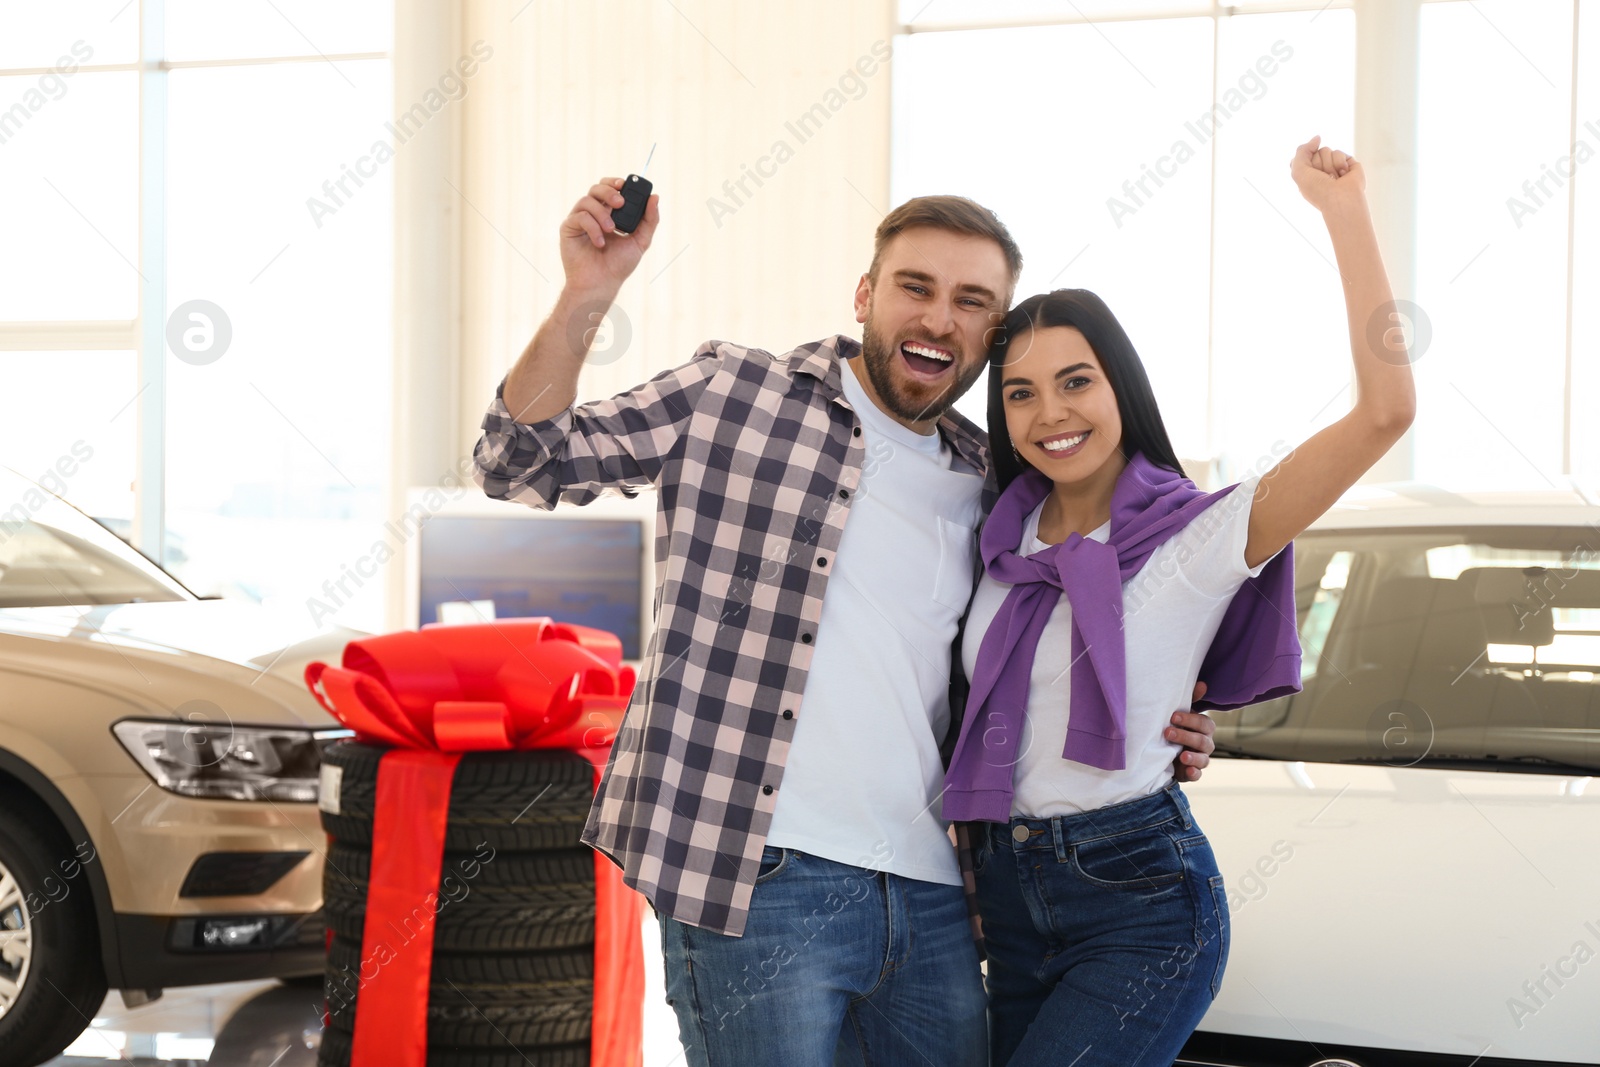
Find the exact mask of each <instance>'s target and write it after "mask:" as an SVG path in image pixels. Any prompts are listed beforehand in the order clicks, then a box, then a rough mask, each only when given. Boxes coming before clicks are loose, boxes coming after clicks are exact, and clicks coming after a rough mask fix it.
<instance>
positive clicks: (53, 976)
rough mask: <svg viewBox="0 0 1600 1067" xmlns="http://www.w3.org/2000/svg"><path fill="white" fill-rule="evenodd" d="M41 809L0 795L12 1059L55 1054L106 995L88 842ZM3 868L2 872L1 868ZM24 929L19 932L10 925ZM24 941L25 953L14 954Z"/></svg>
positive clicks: (5, 1044) (2, 1026)
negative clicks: (62, 829) (12, 986)
mask: <svg viewBox="0 0 1600 1067" xmlns="http://www.w3.org/2000/svg"><path fill="white" fill-rule="evenodd" d="M54 829H55V827H54V824H53V823H52V822H51V821H50V816H49V813H48V812H47V811H46V810H45V809H44V808H43V807H42V806H39V805H37V804H35V803H32V802H31V801H30V800H19V798H17V797H15V796H14V795H6V796H3V797H0V886H5V887H6V888H10V886H9V885H8V883H10V882H14V883H15V889H14V890H13V891H12V892H10V893H9V894H4V892H3V890H0V895H3V896H4V898H3V899H0V931H6V932H8V933H10V934H11V936H8V937H7V938H6V939H5V940H6V942H7V943H8V945H9V951H5V952H0V977H4V978H6V979H9V980H11V981H12V982H13V983H16V984H19V988H18V990H17V992H16V994H15V1000H14V1001H12V1002H11V1003H10V1005H9V1007H6V1008H4V1011H5V1013H4V1014H3V1015H0V1049H4V1050H5V1053H4V1060H5V1062H6V1063H7V1064H14V1065H16V1067H33V1065H34V1064H39V1063H43V1062H45V1061H46V1060H49V1059H53V1058H55V1057H56V1056H57V1055H59V1054H60V1052H61V1050H62V1049H64V1048H66V1047H67V1046H68V1045H70V1044H72V1042H73V1040H74V1039H75V1038H76V1037H77V1036H78V1035H79V1034H81V1033H82V1032H83V1030H84V1028H85V1027H86V1026H88V1024H89V1020H90V1019H91V1018H93V1017H94V1016H95V1015H96V1014H97V1013H98V1012H99V1011H100V1005H101V1003H102V1002H103V1001H104V1000H105V998H106V978H105V972H104V971H102V970H101V968H100V937H99V933H98V928H97V926H96V924H95V913H94V902H93V900H92V899H91V898H90V895H89V885H88V879H89V876H88V874H87V873H86V872H85V871H84V870H83V865H84V863H85V862H90V863H92V862H95V861H96V858H95V853H94V851H93V846H92V845H91V844H90V843H89V842H87V841H85V842H82V843H81V845H78V846H74V845H73V844H72V843H71V842H70V841H68V840H67V839H66V837H65V836H63V835H61V834H60V833H59V832H52V831H53V830H54ZM8 874H9V878H7V877H6V876H7V875H8ZM23 930H26V931H27V935H26V938H22V937H17V936H16V935H17V933H19V932H21V931H23ZM24 945H26V951H27V957H26V959H24V958H22V952H23V949H22V947H21V946H24Z"/></svg>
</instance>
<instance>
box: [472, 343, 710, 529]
mask: <svg viewBox="0 0 1600 1067" xmlns="http://www.w3.org/2000/svg"><path fill="white" fill-rule="evenodd" d="M721 362H722V360H721V353H720V352H719V350H718V348H717V346H716V343H715V342H707V343H706V344H705V345H702V346H701V348H700V350H699V351H698V352H696V353H695V355H694V358H693V359H692V360H690V361H689V362H688V363H686V364H684V365H683V366H681V367H677V368H675V369H673V370H669V371H665V372H663V373H661V374H659V375H657V376H656V377H655V378H652V379H651V380H650V381H648V382H646V383H645V384H643V385H641V386H638V387H637V388H634V389H631V390H629V391H628V392H626V393H621V394H619V395H617V396H614V397H612V398H611V399H609V400H599V401H595V402H593V403H588V404H578V405H576V406H574V407H571V408H568V409H567V410H566V411H563V412H562V413H561V414H559V415H557V416H555V417H554V418H551V419H546V420H545V421H543V422H533V423H524V422H517V421H516V420H515V419H513V418H512V417H511V412H510V410H509V409H508V408H507V407H506V402H505V388H506V383H505V379H504V378H502V379H501V380H500V384H499V385H498V386H497V387H496V388H495V393H494V400H493V401H492V402H491V403H490V405H489V410H488V412H487V414H485V415H484V417H483V424H482V426H483V436H482V437H480V438H478V444H477V446H476V447H475V448H474V449H473V453H472V458H473V465H474V467H475V470H474V473H473V480H474V481H476V482H477V483H478V485H479V486H481V487H482V488H483V491H484V493H485V494H487V495H488V496H490V497H492V498H494V499H496V500H513V501H516V502H517V503H520V504H526V505H528V506H529V507H532V508H538V509H540V510H549V509H551V508H554V507H555V506H556V504H557V503H558V502H566V503H569V504H587V503H589V502H590V501H592V500H594V499H596V498H597V497H599V496H600V495H601V494H603V493H605V492H607V491H608V490H619V491H630V490H633V491H637V490H641V489H645V488H648V487H651V486H654V485H655V484H656V480H657V479H658V478H659V477H660V475H661V470H662V466H663V464H664V462H665V460H666V458H667V456H668V455H669V454H670V453H671V452H672V450H673V448H674V447H676V446H677V443H678V440H679V439H680V438H681V437H682V435H683V433H684V431H685V429H686V428H687V427H688V425H689V419H690V416H692V415H693V414H694V410H695V407H696V405H697V404H698V403H699V402H700V397H701V395H702V394H703V393H704V392H705V389H706V385H707V384H708V383H709V382H710V381H711V379H712V378H713V377H714V376H715V375H716V373H717V371H718V370H719V369H720V367H721Z"/></svg>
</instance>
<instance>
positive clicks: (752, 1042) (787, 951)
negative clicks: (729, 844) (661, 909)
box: [661, 846, 988, 1067]
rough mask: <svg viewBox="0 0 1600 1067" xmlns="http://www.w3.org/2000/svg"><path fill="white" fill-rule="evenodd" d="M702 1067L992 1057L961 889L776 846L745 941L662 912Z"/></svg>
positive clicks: (670, 995)
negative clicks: (990, 1055)
mask: <svg viewBox="0 0 1600 1067" xmlns="http://www.w3.org/2000/svg"><path fill="white" fill-rule="evenodd" d="M661 949H662V955H663V956H664V957H665V959H666V977H667V1003H669V1004H671V1005H672V1008H673V1010H674V1011H675V1012H676V1013H677V1015H678V1033H679V1036H680V1037H681V1038H682V1040H683V1047H684V1049H685V1050H686V1051H687V1053H688V1062H689V1065H690V1067H836V1065H845V1064H849V1065H867V1067H899V1065H902V1064H903V1065H906V1067H910V1065H913V1064H914V1065H917V1067H928V1065H929V1064H935V1065H938V1067H985V1065H986V1064H987V1063H988V1048H987V1026H986V1024H985V1019H984V1008H985V998H984V991H983V980H982V977H981V975H980V973H979V970H978V950H977V947H976V945H974V944H973V940H972V927H971V924H970V922H969V921H968V918H967V907H966V902H965V899H964V897H963V896H962V892H961V888H960V887H959V886H948V885H936V884H934V883H932V882H922V881H917V880H915V879H910V878H902V877H900V876H899V875H894V874H882V873H878V872H874V871H868V870H864V869H862V868H860V867H852V866H849V865H847V864H843V863H835V862H833V861H832V860H825V859H822V858H820V857H818V856H813V855H810V854H807V853H803V852H797V851H795V850H794V849H787V848H774V847H772V846H768V847H767V849H766V850H765V851H764V852H763V854H762V857H761V874H760V876H759V877H758V878H757V880H756V885H755V891H754V895H753V896H752V898H751V902H750V920H749V923H748V925H747V926H746V927H745V932H744V936H743V937H729V936H727V935H725V934H719V933H714V932H712V931H709V930H703V929H701V928H699V927H695V926H689V925H688V924H686V923H681V922H678V921H676V920H674V919H670V918H668V917H666V916H664V915H663V916H661Z"/></svg>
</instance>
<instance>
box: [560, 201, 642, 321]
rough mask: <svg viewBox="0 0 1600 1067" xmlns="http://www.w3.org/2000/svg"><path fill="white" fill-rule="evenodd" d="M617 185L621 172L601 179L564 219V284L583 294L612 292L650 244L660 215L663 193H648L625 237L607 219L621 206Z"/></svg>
mask: <svg viewBox="0 0 1600 1067" xmlns="http://www.w3.org/2000/svg"><path fill="white" fill-rule="evenodd" d="M621 188H622V179H621V178H602V179H600V181H599V182H598V183H596V184H595V185H593V186H591V187H590V189H589V191H588V193H587V194H585V195H584V196H583V197H582V198H581V199H580V200H579V201H578V202H577V203H576V204H574V205H572V212H571V213H570V214H569V215H567V217H566V218H565V219H563V220H562V222H561V267H562V270H564V271H565V272H566V276H567V288H568V290H571V291H575V292H578V293H582V294H584V295H586V296H596V295H598V296H604V297H613V296H615V295H616V292H617V290H618V289H620V288H621V287H622V283H623V282H624V281H626V280H627V278H628V275H630V274H632V273H633V271H634V268H635V267H637V266H638V265H639V257H641V256H642V255H644V250H645V249H647V248H649V247H650V239H651V238H652V237H653V236H655V232H656V224H657V223H659V222H660V221H661V205H660V200H661V198H660V197H659V196H652V197H651V198H650V202H649V204H648V205H647V206H646V207H645V212H644V219H643V221H641V222H640V223H639V228H638V229H636V230H634V231H633V232H632V233H631V234H628V235H627V236H626V237H624V236H622V235H621V234H619V233H617V232H616V226H615V225H614V224H613V223H612V221H611V212H612V210H613V209H614V208H619V207H621V206H622V193H621V192H619V191H618V190H620V189H621Z"/></svg>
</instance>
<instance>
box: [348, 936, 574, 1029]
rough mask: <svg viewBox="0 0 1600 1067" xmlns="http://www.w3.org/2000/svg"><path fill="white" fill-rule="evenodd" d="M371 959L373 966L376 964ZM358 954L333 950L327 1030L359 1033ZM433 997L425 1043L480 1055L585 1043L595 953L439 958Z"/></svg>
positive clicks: (353, 949)
mask: <svg viewBox="0 0 1600 1067" xmlns="http://www.w3.org/2000/svg"><path fill="white" fill-rule="evenodd" d="M378 959H381V957H375V958H374V960H373V961H368V965H369V967H370V966H372V965H373V964H374V962H375V960H378ZM362 973H363V972H362V959H361V953H360V951H359V949H358V948H357V947H356V946H355V945H354V944H353V943H352V942H348V941H345V940H344V939H342V938H335V939H334V942H333V945H332V946H331V947H330V948H329V950H328V983H327V986H326V988H325V992H326V996H327V998H328V1014H329V1021H330V1025H331V1026H334V1027H336V1028H338V1029H340V1030H343V1031H345V1032H346V1033H353V1032H354V1031H355V1020H356V1006H357V1005H358V1004H359V1003H360V999H361V995H360V989H361V979H360V976H361V974H362ZM430 982H431V984H430V988H429V992H428V1044H429V1045H431V1046H445V1047H462V1046H466V1047H472V1048H483V1049H506V1048H532V1047H547V1046H561V1045H567V1044H571V1043H573V1042H577V1041H587V1040H588V1038H589V1030H590V1025H591V1023H592V1021H593V1010H594V953H593V950H592V949H583V950H579V951H575V952H546V953H539V954H527V955H517V956H506V955H493V956H460V955H452V954H449V953H437V952H436V953H435V954H434V957H433V971H432V975H431V979H430Z"/></svg>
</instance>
